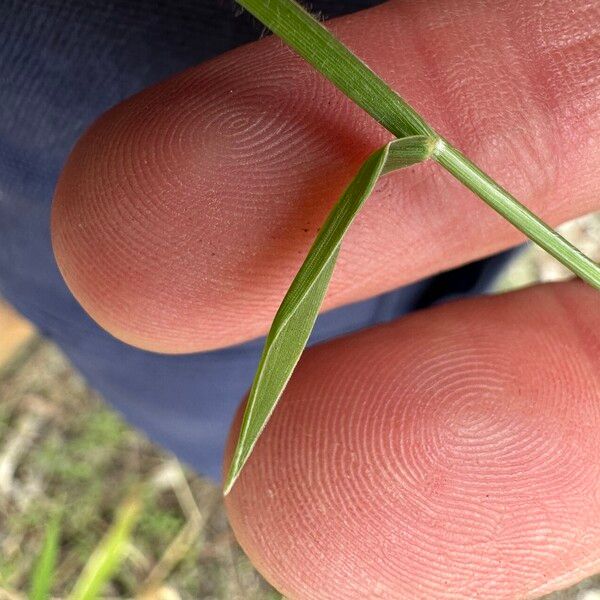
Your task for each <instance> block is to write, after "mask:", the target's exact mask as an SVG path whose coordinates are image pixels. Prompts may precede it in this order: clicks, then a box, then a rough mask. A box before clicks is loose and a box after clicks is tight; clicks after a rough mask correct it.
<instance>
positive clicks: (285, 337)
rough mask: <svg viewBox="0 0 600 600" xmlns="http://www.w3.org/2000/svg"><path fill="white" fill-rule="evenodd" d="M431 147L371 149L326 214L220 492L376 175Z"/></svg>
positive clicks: (276, 394)
mask: <svg viewBox="0 0 600 600" xmlns="http://www.w3.org/2000/svg"><path fill="white" fill-rule="evenodd" d="M434 147H435V139H433V138H430V137H427V136H412V137H405V138H401V139H398V140H394V141H392V142H390V143H389V144H386V145H385V146H383V147H382V148H380V149H379V150H377V151H375V152H374V153H373V154H371V156H370V157H369V158H368V159H367V160H366V161H365V163H364V164H363V165H362V167H361V168H360V170H359V171H358V173H357V175H356V176H355V177H354V179H353V180H352V182H351V183H350V185H349V186H348V188H347V189H346V191H345V192H344V193H343V195H342V197H341V198H340V200H339V201H338V202H337V204H336V205H335V206H334V208H333V210H332V211H331V213H330V214H329V216H328V217H327V220H326V221H325V223H324V225H323V227H322V228H321V230H320V232H319V234H318V235H317V237H316V239H315V241H314V243H313V245H312V247H311V249H310V251H309V253H308V255H307V257H306V260H305V261H304V263H303V264H302V266H301V267H300V270H299V271H298V274H297V275H296V277H295V278H294V281H293V282H292V285H291V286H290V288H289V290H288V292H287V294H286V295H285V298H284V299H283V302H282V303H281V306H280V307H279V310H278V311H277V314H276V315H275V319H274V320H273V324H272V325H271V330H270V331H269V334H268V336H267V340H266V342H265V347H264V350H263V354H262V356H261V359H260V362H259V365H258V370H257V372H256V375H255V376H254V382H253V383H252V387H251V389H250V394H249V397H248V402H247V405H246V411H245V413H244V418H243V421H242V427H241V430H240V437H239V440H238V444H237V447H236V449H235V452H234V456H233V459H232V462H231V465H230V468H229V473H228V476H227V481H226V482H225V487H224V493H225V494H227V493H228V492H229V491H230V490H231V487H232V486H233V484H234V483H235V481H236V479H237V477H238V475H239V474H240V471H241V469H242V467H243V466H244V464H245V462H246V460H247V459H248V457H249V456H250V453H251V452H252V449H253V448H254V445H255V444H256V441H257V440H258V438H259V436H260V434H261V433H262V431H263V429H264V427H265V425H266V423H267V421H268V420H269V418H270V416H271V414H272V413H273V410H274V409H275V406H276V404H277V402H278V400H279V398H280V397H281V394H282V393H283V390H284V389H285V386H286V385H287V383H288V381H289V379H290V377H291V375H292V372H293V371H294V368H295V367H296V364H297V363H298V360H299V359H300V355H301V354H302V351H303V350H304V347H305V346H306V342H307V341H308V338H309V336H310V332H311V331H312V328H313V326H314V323H315V320H316V318H317V314H318V312H319V308H320V306H321V303H322V302H323V298H324V296H325V292H326V291H327V286H328V285H329V280H330V279H331V275H332V273H333V270H334V267H335V261H336V259H337V255H338V251H339V248H340V244H341V243H342V239H343V237H344V235H345V233H346V231H347V230H348V228H349V227H350V225H351V223H352V221H353V220H354V218H355V217H356V215H357V213H358V211H359V210H360V208H361V206H362V205H363V203H364V202H365V200H366V199H367V197H368V196H369V194H370V193H371V191H372V189H373V187H374V186H375V184H376V182H377V180H378V179H379V177H380V176H382V175H385V174H386V173H389V172H390V171H393V170H396V169H400V168H402V167H406V166H409V165H413V164H416V163H419V162H422V161H424V160H426V159H427V158H429V156H431V154H432V152H433V149H434Z"/></svg>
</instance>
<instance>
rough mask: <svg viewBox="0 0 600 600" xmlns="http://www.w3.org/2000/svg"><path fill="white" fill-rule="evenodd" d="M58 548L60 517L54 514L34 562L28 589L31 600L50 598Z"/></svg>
mask: <svg viewBox="0 0 600 600" xmlns="http://www.w3.org/2000/svg"><path fill="white" fill-rule="evenodd" d="M59 546H60V515H59V514H58V513H56V514H55V515H54V517H52V519H51V520H50V521H49V523H48V525H47V527H46V535H45V537H44V544H43V546H42V550H41V552H40V554H39V556H38V558H37V560H36V562H35V566H34V569H33V574H32V577H31V586H30V589H29V598H30V599H31V600H47V599H48V598H50V592H51V591H52V585H53V583H54V577H55V574H56V561H57V558H58V551H59Z"/></svg>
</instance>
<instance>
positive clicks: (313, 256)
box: [224, 0, 600, 494]
mask: <svg viewBox="0 0 600 600" xmlns="http://www.w3.org/2000/svg"><path fill="white" fill-rule="evenodd" d="M237 2H238V4H240V5H241V6H243V7H244V8H246V9H247V10H248V11H249V12H250V13H252V14H253V15H254V16H255V17H256V18H257V19H259V20H260V21H261V22H262V23H263V24H264V25H265V26H266V27H268V28H269V29H270V30H271V31H273V33H275V34H276V35H278V36H279V37H280V38H281V39H282V40H283V41H284V42H285V43H286V44H287V45H289V46H290V47H291V48H292V49H293V50H295V51H296V52H297V53H298V54H299V55H300V56H302V57H303V58H304V59H305V60H306V61H308V62H309V63H310V64H311V65H312V66H313V67H315V68H316V69H317V70H318V71H320V72H321V73H322V74H323V75H324V76H325V77H327V78H328V79H329V80H330V81H331V82H332V83H333V84H334V85H336V86H337V87H338V88H339V89H340V90H341V91H342V92H344V94H346V95H347V96H348V97H349V98H350V99H351V100H353V101H354V102H356V104H358V105H359V106H360V107H362V108H363V109H364V110H365V111H366V112H368V113H369V114H370V115H371V116H372V117H373V118H374V119H375V120H376V121H378V122H379V123H380V124H381V125H383V126H384V127H385V128H386V129H388V130H389V131H390V132H391V133H392V134H394V135H395V136H396V137H397V138H399V139H397V140H395V141H394V142H391V143H390V144H387V145H386V146H384V147H383V148H381V149H380V150H377V151H376V152H375V153H374V154H372V155H371V156H370V157H369V158H368V159H367V161H366V162H365V163H364V164H363V166H362V167H361V169H360V170H359V172H358V174H357V175H356V177H355V178H354V179H353V180H352V182H351V183H350V185H349V187H348V188H347V189H346V191H345V192H344V194H343V195H342V197H341V199H340V200H339V201H338V203H337V204H336V205H335V207H334V209H333V211H332V212H331V214H330V215H329V217H328V219H327V221H326V222H325V225H324V226H323V228H322V229H321V231H320V233H319V235H318V237H317V239H316V240H315V243H314V244H313V246H312V247H311V249H310V251H309V253H308V256H307V257H306V260H305V262H304V264H303V265H302V267H301V268H300V271H299V272H298V274H297V275H296V278H295V279H294V281H293V283H292V285H291V287H290V289H289V291H288V292H287V294H286V296H285V298H284V300H283V302H282V304H281V306H280V308H279V310H278V312H277V314H276V316H275V319H274V321H273V325H272V326H271V329H270V331H269V334H268V336H267V341H266V343H265V348H264V351H263V354H262V357H261V360H260V363H259V366H258V370H257V372H256V375H255V378H254V382H253V384H252V388H251V391H250V395H249V398H248V402H247V405H246V410H245V413H244V418H243V421H242V426H241V430H240V436H239V440H238V443H237V446H236V449H235V451H234V455H233V459H232V461H231V465H230V468H229V472H228V475H227V479H226V481H225V486H224V493H225V494H227V493H228V492H229V491H230V490H231V488H232V486H233V484H234V483H235V481H236V479H237V477H238V476H239V474H240V472H241V470H242V468H243V466H244V464H245V463H246V461H247V460H248V457H249V456H250V453H251V452H252V450H253V448H254V446H255V444H256V441H257V440H258V438H259V436H260V434H261V432H262V431H263V429H264V427H265V425H266V423H267V421H268V419H269V418H270V416H271V414H272V412H273V410H274V409H275V406H276V404H277V402H278V400H279V398H280V397H281V394H282V393H283V390H284V388H285V386H286V384H287V382H288V381H289V379H290V377H291V375H292V372H293V370H294V368H295V366H296V364H297V362H298V360H299V358H300V355H301V353H302V350H303V349H304V347H305V345H306V342H307V340H308V336H309V335H310V332H311V330H312V327H313V325H314V321H315V319H316V316H317V313H318V311H319V308H320V306H321V303H322V300H323V298H324V296H325V293H326V291H327V286H328V283H329V280H330V278H331V275H332V273H333V269H334V266H335V261H336V258H337V254H338V250H339V247H340V244H341V241H342V238H343V235H344V233H345V232H346V230H347V228H348V227H349V226H350V224H351V222H352V220H353V219H354V217H355V215H356V213H357V212H358V211H359V210H360V207H361V206H362V204H363V202H364V201H365V199H366V198H367V196H368V195H369V193H370V192H371V190H372V189H373V187H374V185H375V183H376V182H377V179H378V178H379V177H380V176H382V175H384V174H385V173H387V172H389V171H391V170H394V169H398V168H402V167H403V166H407V165H409V164H415V163H418V162H422V161H425V160H427V159H431V160H434V161H435V162H437V163H438V164H439V165H441V166H442V167H443V168H445V169H446V170H447V171H448V172H449V173H451V174H452V175H453V176H454V177H455V178H456V179H458V180H459V181H460V182H461V183H463V184H464V185H465V186H466V187H467V188H468V189H470V190H471V191H473V192H474V193H475V194H476V195H477V196H479V197H480V198H481V199H482V200H483V201H484V202H486V203H487V204H488V205H489V206H490V207H491V208H493V209H494V210H495V211H497V212H498V213H499V214H500V215H502V216H503V217H504V218H505V219H506V220H508V221H509V222H510V223H512V224H513V225H514V226H515V227H517V229H519V230H520V231H522V232H523V233H524V234H525V235H526V236H527V237H529V238H530V239H531V240H533V241H534V242H535V243H537V244H538V245H539V246H541V247H542V248H543V249H544V250H546V251H547V252H548V253H549V254H551V255H552V256H554V257H555V258H556V259H557V260H559V261H560V262H562V263H563V264H564V265H565V266H567V267H568V268H569V269H570V270H571V271H572V272H573V273H575V274H576V275H578V276H579V277H581V278H582V279H583V280H585V281H587V282H588V283H589V284H591V285H592V286H594V287H595V288H597V289H600V267H599V266H598V265H597V264H596V263H595V262H594V261H592V260H591V259H589V258H588V257H586V256H585V255H584V254H582V253H581V252H580V251H579V250H578V249H577V248H575V247H574V246H572V245H571V244H570V243H569V242H567V241H566V240H565V239H564V238H562V237H561V236H560V235H559V234H558V233H557V232H556V231H554V230H553V229H551V228H550V227H549V226H548V225H546V224H545V223H544V222H543V221H542V220H541V219H539V218H538V217H537V216H535V215H534V214H533V213H532V212H531V211H530V210H528V209H527V208H526V207H525V206H523V205H522V204H521V203H519V202H518V201H517V200H516V199H515V198H514V197H513V196H511V195H510V194H509V193H508V192H507V191H506V190H505V189H503V188H502V187H501V186H499V185H498V184H497V183H496V182H495V181H494V180H493V179H492V178H491V177H489V176H488V175H486V174H485V173H484V172H483V171H481V169H479V168H478V167H477V166H476V165H475V164H473V163H472V162H471V161H470V160H469V159H468V158H467V157H466V156H464V155H463V154H462V153H461V152H460V151H459V150H457V149H456V148H454V147H453V146H452V145H451V144H450V143H449V142H448V141H447V140H445V139H444V138H443V137H442V136H441V135H438V134H437V133H436V132H435V131H433V129H432V128H431V127H430V126H429V125H428V124H427V123H426V122H425V120H424V119H423V118H422V117H421V116H420V115H419V114H418V113H417V112H416V111H415V110H414V109H413V108H412V107H411V106H410V105H409V104H407V103H406V102H405V101H404V100H403V99H402V98H401V97H400V96H399V95H398V94H396V92H394V91H393V90H392V89H391V88H390V87H389V86H388V85H387V84H386V83H385V82H384V81H383V80H382V79H380V78H379V77H378V76H377V75H376V74H375V73H374V72H373V71H371V70H370V69H369V67H367V66H366V65H365V64H364V63H363V62H361V61H360V60H359V59H358V58H357V57H356V56H355V55H354V54H352V52H350V50H348V48H346V47H345V46H344V45H343V44H342V43H341V42H339V41H338V40H337V39H336V38H335V37H334V36H333V35H332V34H331V33H330V32H329V31H328V30H327V29H326V28H325V27H324V26H323V25H321V24H320V23H319V22H318V21H317V20H316V19H315V18H313V17H312V16H311V15H310V14H309V13H308V12H306V11H305V10H304V9H303V8H302V7H301V6H299V5H298V4H297V3H296V2H294V1H293V0H269V2H265V1H264V0H237ZM402 142H404V144H403V143H402ZM392 155H396V156H397V159H396V160H393V159H392V158H391V157H392Z"/></svg>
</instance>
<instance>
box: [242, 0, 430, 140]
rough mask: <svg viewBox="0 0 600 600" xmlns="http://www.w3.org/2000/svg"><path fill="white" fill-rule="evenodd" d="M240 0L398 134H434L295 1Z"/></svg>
mask: <svg viewBox="0 0 600 600" xmlns="http://www.w3.org/2000/svg"><path fill="white" fill-rule="evenodd" d="M237 2H238V4H240V5H241V6H243V7H244V8H245V9H246V10H247V11H248V12H250V13H252V14H253V15H254V16H255V17H256V18H257V19H258V20H259V21H260V22H261V23H263V24H264V25H266V26H267V27H268V28H269V29H270V30H271V31H272V32H273V33H275V34H276V35H278V36H279V37H280V38H281V39H282V40H283V41H284V42H285V43H286V44H288V46H290V47H291V48H293V49H294V50H295V51H296V52H297V53H298V54H299V55H300V56H301V57H302V58H304V60H306V61H307V62H309V63H310V64H311V65H312V66H313V67H315V69H317V71H319V72H320V73H321V74H323V75H324V76H325V77H327V79H329V80H330V81H331V82H332V83H333V84H334V85H335V86H336V87H337V88H339V89H340V90H341V91H342V92H344V94H345V95H346V96H348V98H350V99H351V100H353V101H354V102H356V104H358V105H359V106H360V107H361V108H363V109H364V110H365V111H367V112H368V113H369V114H370V115H371V116H372V117H373V118H374V119H375V120H376V121H378V122H379V123H381V124H382V125H383V126H384V127H385V128H386V129H387V130H388V131H391V132H392V133H393V134H394V135H395V136H397V137H404V136H407V135H429V136H431V135H433V130H432V129H431V128H430V127H429V125H427V123H426V122H425V120H424V119H423V117H421V116H420V115H419V114H418V113H417V112H416V111H415V110H414V109H413V108H412V106H410V105H409V104H408V103H407V102H406V101H405V100H403V99H402V98H401V97H400V96H399V95H398V94H397V93H396V92H394V90H392V89H391V88H390V86H389V85H388V84H387V83H385V81H383V80H382V79H381V78H380V77H379V76H378V75H376V74H375V73H374V72H373V71H372V70H371V69H370V68H369V67H368V66H367V65H366V64H365V63H363V62H362V61H361V60H360V59H358V58H357V57H356V56H355V55H354V54H352V52H350V50H348V48H346V46H344V45H343V44H342V43H341V42H340V41H339V40H337V39H336V38H335V37H334V36H333V35H332V34H331V33H330V32H329V30H327V29H326V28H325V27H323V25H321V23H319V22H318V21H317V20H316V19H315V18H314V17H313V16H312V15H310V14H309V13H308V12H306V11H305V10H304V9H303V8H302V7H301V6H300V5H298V4H297V3H296V2H291V1H290V0H268V2H267V1H265V0H237Z"/></svg>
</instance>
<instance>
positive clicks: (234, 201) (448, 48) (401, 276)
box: [53, 0, 599, 352]
mask: <svg viewBox="0 0 600 600" xmlns="http://www.w3.org/2000/svg"><path fill="white" fill-rule="evenodd" d="M596 10H597V9H595V8H594V4H593V3H591V2H588V1H584V0H576V1H575V2H569V3H568V4H567V3H565V2H562V1H559V0H553V1H552V2H550V3H549V4H548V5H547V6H546V8H545V10H544V11H543V13H541V12H539V11H538V10H537V9H536V8H535V7H534V6H532V5H531V3H529V2H527V1H526V0H520V1H514V2H500V3H498V2H493V1H491V0H486V1H485V2H482V3H478V4H477V5H473V3H469V2H467V1H466V0H463V1H462V2H457V3H454V4H452V5H451V6H448V5H447V4H446V3H444V2H441V0H439V1H437V2H429V3H407V2H401V3H395V2H394V3H388V4H385V5H383V6H380V7H377V8H375V9H371V10H368V11H363V12H361V13H357V14H354V15H351V16H349V17H345V18H342V19H338V20H335V21H333V22H332V23H331V27H332V29H333V31H334V33H335V34H336V35H338V36H339V37H340V38H341V39H342V40H343V41H344V42H345V43H347V44H348V45H349V46H350V47H351V48H352V49H353V50H354V51H355V52H356V53H357V54H358V55H359V56H360V57H361V58H363V59H365V60H366V62H367V63H368V64H370V65H371V66H372V67H373V68H374V69H375V70H376V71H377V72H378V73H380V74H381V75H382V77H383V78H384V79H386V80H387V81H388V82H389V83H390V84H391V85H392V87H394V88H396V89H398V90H399V91H400V92H401V93H402V95H404V96H405V97H406V98H407V99H408V100H409V101H410V102H411V103H412V104H413V105H415V106H416V108H417V109H418V110H419V112H421V113H422V114H424V115H425V117H426V118H427V120H428V121H429V122H430V123H431V124H432V125H433V126H434V127H435V128H436V129H437V130H438V131H440V132H441V133H443V134H445V135H446V136H447V137H449V138H450V139H452V140H453V141H455V142H456V143H457V145H458V146H460V147H461V148H462V149H464V150H465V151H466V153H467V154H469V155H471V156H472V157H473V158H474V159H476V161H477V162H479V163H481V164H482V165H483V166H484V167H485V168H486V169H487V170H489V171H490V172H491V174H492V175H493V176H494V177H495V178H497V179H498V180H499V181H500V182H501V183H502V184H503V185H505V186H506V187H507V188H509V189H510V190H511V191H512V192H514V193H515V194H516V195H517V197H518V198H519V199H521V200H522V201H523V202H525V203H526V204H527V205H528V206H530V207H531V208H532V209H533V210H534V211H536V212H538V213H540V214H541V215H542V216H543V217H544V218H545V219H547V220H548V221H550V222H554V223H556V222H559V221H562V220H565V219H567V218H570V217H573V216H576V215H577V214H581V213H583V212H587V211H589V210H592V209H594V208H597V206H598V199H597V198H598V194H597V191H598V183H599V179H598V174H597V168H596V167H597V153H594V152H592V151H591V150H590V149H591V146H592V144H593V140H594V138H595V137H596V136H597V132H598V126H599V118H598V115H599V111H598V89H597V86H594V85H593V81H594V78H595V76H597V74H598V73H597V70H598V66H597V61H596V60H595V57H596V56H597V53H598V41H597V39H596V38H594V37H593V35H592V28H593V24H594V21H595V20H594V18H593V13H594V11H596ZM389 137H390V136H389V134H388V133H387V132H385V131H384V130H383V129H382V128H381V127H379V126H378V125H377V124H376V123H375V122H374V121H372V119H370V117H368V115H366V114H365V113H363V112H362V111H361V110H360V109H359V108H358V107H356V106H355V105H353V104H352V103H351V102H350V101H349V100H347V99H346V98H345V97H343V96H342V95H341V93H339V92H338V91H337V90H335V89H334V88H333V87H332V86H331V85H330V84H329V83H327V82H326V81H325V80H324V79H323V78H321V77H320V76H319V75H318V74H317V73H316V72H314V71H313V70H312V68H311V67H310V66H308V65H306V64H305V63H304V62H303V61H301V60H300V59H299V58H297V57H296V56H294V55H293V54H291V52H290V51H289V50H288V49H287V48H285V47H283V46H282V44H281V42H280V41H279V40H277V39H273V38H270V39H265V40H262V41H260V42H258V43H256V44H253V45H250V46H247V47H244V48H240V49H238V50H236V51H234V52H231V53H228V54H226V55H224V56H222V57H220V58H219V59H217V60H214V61H210V62H209V63H207V64H205V65H202V66H200V67H198V68H196V69H192V70H190V71H187V72H185V73H183V74H181V75H178V76H176V77H174V78H172V79H170V80H168V81H166V82H164V83H163V84H161V85H159V86H156V87H153V88H151V89H149V90H146V91H145V92H142V93H141V94H139V95H137V96H135V97H134V98H132V99H130V100H128V101H126V102H124V103H123V104H121V105H119V106H118V107H116V108H115V109H114V110H112V111H110V112H109V113H107V114H106V115H104V116H103V117H102V118H101V119H100V120H99V121H98V122H97V123H96V124H95V125H94V126H93V127H92V128H91V129H90V131H89V132H88V133H87V134H86V135H85V136H84V137H83V138H82V140H81V141H80V142H79V144H78V145H77V147H76V148H75V150H74V152H73V154H72V155H71V158H70V160H69V162H68V164H67V166H66V168H65V171H64V173H63V175H62V177H61V180H60V182H59V186H58V189H57V194H56V200H55V204H54V210H53V241H54V247H55V252H56V256H57V260H58V264H59V267H60V269H61V271H62V273H63V275H64V276H65V279H66V281H67V283H68V285H69V286H70V288H71V289H72V291H73V292H74V294H75V295H76V296H77V298H78V299H79V300H80V302H81V303H82V305H83V306H84V308H86V310H88V312H89V313H90V314H91V315H92V316H93V317H94V318H95V319H96V320H97V321H98V322H99V323H100V324H101V325H102V326H104V327H105V328H106V329H108V330H109V331H110V332H112V333H113V334H114V335H116V336H117V337H119V338H121V339H123V340H125V341H127V342H129V343H132V344H134V345H138V346H140V347H143V348H147V349H151V350H158V351H162V352H189V351H197V350H207V349H211V348H216V347H220V346H225V345H229V344H233V343H237V342H241V341H244V340H246V339H249V338H252V337H256V336H258V335H261V334H263V333H265V332H266V330H267V328H268V325H269V323H270V321H271V318H272V316H273V314H274V312H275V310H276V308H277V306H278V304H279V302H280V300H281V298H282V296H283V293H284V292H285V290H286V288H287V286H288V285H289V283H290V281H291V279H292V277H293V275H294V273H295V271H296V270H297V268H298V267H299V266H300V263H301V261H302V258H303V256H304V255H305V253H306V250H307V249H308V247H309V245H310V243H311V242H312V240H313V239H314V236H315V234H316V231H317V229H318V227H319V225H320V224H321V222H322V221H323V219H324V216H325V214H326V212H327V211H328V209H329V208H330V207H331V205H332V204H333V202H334V201H335V200H336V198H337V197H338V196H339V194H340V192H341V191H342V189H343V188H344V186H345V185H346V183H347V182H348V180H349V179H350V178H351V176H352V174H353V173H354V172H355V171H356V169H357V168H358V166H359V165H360V163H361V162H362V161H363V160H364V159H365V158H366V156H367V155H368V154H369V153H370V152H371V151H372V150H373V149H374V148H376V147H377V146H379V145H381V144H382V143H383V142H385V141H387V140H388V139H389ZM519 239H520V236H519V234H518V233H517V232H515V231H514V230H513V229H512V228H511V227H510V226H509V225H508V224H506V223H504V222H503V221H502V219H501V218H500V217H499V216H498V215H496V214H494V213H492V212H491V211H490V210H489V209H488V208H487V207H486V206H484V205H482V203H481V202H480V201H479V200H477V199H476V198H474V197H472V196H471V195H470V194H469V193H468V192H466V191H465V190H464V189H463V188H462V187H460V185H459V184H457V183H455V182H452V181H451V180H450V179H449V178H448V177H447V176H445V175H443V174H441V173H440V171H439V170H436V168H435V165H427V166H422V167H419V168H415V169H413V170H412V171H411V172H409V173H399V174H397V175H391V176H389V178H388V180H387V182H385V183H383V182H382V184H381V185H379V186H378V188H377V190H376V192H375V193H374V194H373V197H372V198H371V199H370V201H369V202H368V203H367V205H366V206H365V208H364V210H363V213H362V214H361V215H360V217H359V219H358V221H357V223H356V224H355V226H354V227H353V229H352V230H351V231H350V232H349V234H348V238H347V241H346V242H345V244H344V246H343V248H342V251H341V255H340V260H339V264H338V267H337V269H336V273H335V274H334V278H333V281H332V284H331V287H330V291H329V294H328V296H327V298H326V300H325V304H324V308H332V307H334V306H339V305H341V304H344V303H348V302H353V301H357V300H361V299H364V298H367V297H369V296H372V295H375V294H379V293H382V292H384V291H387V290H390V289H393V288H395V287H397V286H399V285H402V284H405V283H408V282H410V281H413V280H415V279H418V278H421V277H423V276H426V275H428V274H431V273H435V272H438V271H441V270H444V269H447V268H450V267H452V266H455V265H458V264H461V263H463V262H467V261H470V260H474V259H476V258H479V257H482V256H485V255H488V254H491V253H493V252H495V251H498V250H500V249H503V248H506V247H508V246H510V245H511V244H514V243H516V242H517V241H519Z"/></svg>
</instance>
